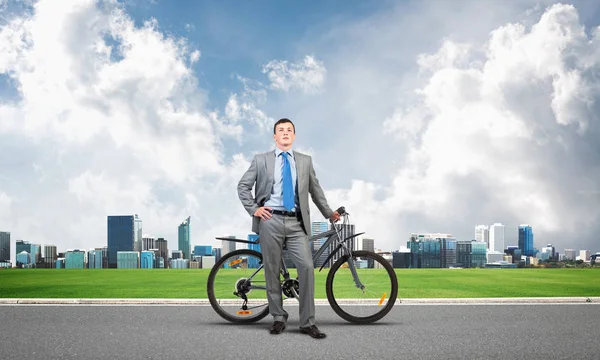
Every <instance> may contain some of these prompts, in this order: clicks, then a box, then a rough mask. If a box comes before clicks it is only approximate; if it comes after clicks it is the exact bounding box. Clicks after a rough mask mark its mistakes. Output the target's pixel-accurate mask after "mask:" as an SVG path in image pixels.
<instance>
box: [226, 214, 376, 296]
mask: <svg viewBox="0 0 600 360" xmlns="http://www.w3.org/2000/svg"><path fill="white" fill-rule="evenodd" d="M348 215H349V214H348V213H345V214H343V215H342V217H343V218H344V220H343V223H342V224H343V225H347V224H348V222H349V219H348ZM332 226H333V229H331V230H328V231H326V232H324V233H320V234H316V235H313V236H311V237H310V238H309V239H308V241H309V242H314V241H315V240H317V239H322V238H324V237H327V240H326V241H325V242H324V243H323V245H321V248H320V249H319V250H317V252H316V253H315V254H314V255H313V257H312V260H313V264H314V263H315V262H316V261H317V259H318V258H319V257H320V256H321V255H322V254H323V252H324V251H325V250H326V249H327V248H329V245H330V244H331V243H332V242H334V241H335V242H336V243H337V246H336V247H335V249H334V250H333V251H332V252H331V253H330V254H329V256H328V257H327V259H326V260H325V261H324V263H323V265H322V266H321V268H320V269H319V271H321V270H323V267H324V266H325V264H326V263H327V262H328V261H329V260H330V259H331V258H333V256H334V255H335V254H336V253H338V252H339V251H341V252H342V256H346V255H347V256H348V260H347V263H348V268H349V269H350V273H351V274H352V278H353V279H354V284H355V285H356V287H357V288H359V289H361V290H364V288H365V286H364V285H363V284H362V283H361V282H360V279H359V278H358V273H357V271H356V267H355V266H354V262H353V261H351V260H352V249H351V248H350V247H349V246H348V244H347V242H348V240H350V239H352V238H355V237H357V236H360V235H362V234H364V232H361V233H358V234H354V235H351V236H348V237H346V238H345V239H344V240H340V239H341V231H342V229H341V228H342V225H341V224H335V223H334V224H332ZM336 238H337V241H336ZM217 239H219V240H227V241H234V242H241V243H249V244H256V243H259V241H258V240H257V241H248V240H241V239H231V238H217ZM263 267H264V265H263V264H261V265H260V266H259V267H258V268H257V269H256V271H254V273H253V274H252V275H251V276H249V278H248V280H250V279H252V278H253V277H254V275H256V274H257V273H258V272H259V271H261V270H262V269H263ZM281 272H282V275H283V278H284V279H285V280H287V279H289V278H290V273H289V270H288V268H287V266H286V265H285V262H284V261H283V259H282V261H281ZM251 288H255V289H263V290H266V288H265V287H264V286H256V285H252V286H251ZM295 295H296V297H297V295H298V294H295Z"/></svg>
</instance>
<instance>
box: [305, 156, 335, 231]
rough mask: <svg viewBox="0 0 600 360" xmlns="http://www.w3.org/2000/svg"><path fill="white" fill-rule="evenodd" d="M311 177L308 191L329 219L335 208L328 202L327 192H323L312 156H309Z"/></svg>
mask: <svg viewBox="0 0 600 360" xmlns="http://www.w3.org/2000/svg"><path fill="white" fill-rule="evenodd" d="M309 159H310V161H309V177H308V192H309V193H310V197H311V198H312V201H313V202H314V203H315V205H316V206H317V208H318V209H319V211H320V212H321V214H322V215H323V216H324V217H325V218H326V219H329V217H331V214H333V210H331V208H330V207H329V205H328V204H327V199H326V198H325V193H324V192H323V188H322V187H321V184H319V179H317V174H315V168H314V167H313V163H312V158H311V157H309Z"/></svg>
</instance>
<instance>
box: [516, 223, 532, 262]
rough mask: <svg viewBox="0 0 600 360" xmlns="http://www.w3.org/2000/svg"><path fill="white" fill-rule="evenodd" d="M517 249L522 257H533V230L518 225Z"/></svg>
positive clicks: (524, 225)
mask: <svg viewBox="0 0 600 360" xmlns="http://www.w3.org/2000/svg"><path fill="white" fill-rule="evenodd" d="M519 249H521V254H522V255H524V256H534V252H533V230H532V229H531V226H529V225H527V224H523V225H519Z"/></svg>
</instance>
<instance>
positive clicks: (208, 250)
mask: <svg viewBox="0 0 600 360" xmlns="http://www.w3.org/2000/svg"><path fill="white" fill-rule="evenodd" d="M248 236H250V235H248ZM256 237H258V235H256ZM248 240H250V239H248ZM193 254H194V256H212V246H211V245H196V246H194V252H193Z"/></svg>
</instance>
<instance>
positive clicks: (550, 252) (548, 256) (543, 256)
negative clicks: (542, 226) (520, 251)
mask: <svg viewBox="0 0 600 360" xmlns="http://www.w3.org/2000/svg"><path fill="white" fill-rule="evenodd" d="M539 258H540V260H558V255H557V254H556V249H555V248H554V246H552V244H548V245H547V246H545V247H543V248H542V251H541V253H540V257H539Z"/></svg>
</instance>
